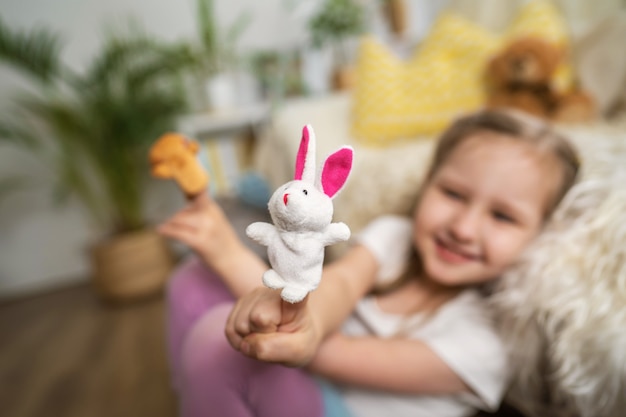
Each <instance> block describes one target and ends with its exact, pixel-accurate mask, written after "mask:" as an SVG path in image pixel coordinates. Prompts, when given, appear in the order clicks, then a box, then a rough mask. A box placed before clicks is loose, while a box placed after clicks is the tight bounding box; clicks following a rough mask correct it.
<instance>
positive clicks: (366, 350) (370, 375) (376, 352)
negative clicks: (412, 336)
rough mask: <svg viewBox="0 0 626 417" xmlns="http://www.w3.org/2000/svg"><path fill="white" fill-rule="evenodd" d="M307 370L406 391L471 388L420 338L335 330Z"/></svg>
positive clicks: (335, 378)
mask: <svg viewBox="0 0 626 417" xmlns="http://www.w3.org/2000/svg"><path fill="white" fill-rule="evenodd" d="M309 369H311V370H312V371H313V372H315V373H317V374H319V375H322V376H324V377H327V378H329V379H331V380H333V381H337V382H342V383H347V384H353V385H357V386H362V387H366V388H373V389H380V390H387V391H393V392H398V393H405V394H431V395H440V394H451V393H459V392H469V391H471V390H470V388H469V387H468V386H467V385H466V384H465V383H464V382H463V380H462V379H461V378H460V377H459V376H458V375H457V374H456V373H455V372H454V371H453V370H452V369H451V368H450V367H449V366H448V365H447V364H446V363H445V362H444V361H443V360H442V359H441V358H440V357H439V356H438V355H437V354H436V353H435V352H433V351H432V350H431V349H430V348H429V347H428V346H427V345H426V344H425V343H423V342H421V341H419V340H409V339H379V338H375V337H346V336H343V335H341V334H338V333H337V334H335V335H333V336H330V337H329V338H327V339H326V340H325V341H324V342H323V343H322V345H321V346H320V348H319V349H318V351H317V354H316V355H315V358H314V359H313V360H312V362H311V363H310V364H309Z"/></svg>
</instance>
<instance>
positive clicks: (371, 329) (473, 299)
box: [340, 216, 508, 417]
mask: <svg viewBox="0 0 626 417" xmlns="http://www.w3.org/2000/svg"><path fill="white" fill-rule="evenodd" d="M407 228H408V229H407ZM407 230H408V232H407ZM390 231H391V232H390ZM410 231H411V221H410V220H409V219H406V218H402V217H397V216H385V217H381V218H379V219H377V220H375V221H374V222H372V224H371V225H370V226H368V227H367V228H365V229H364V230H363V231H362V232H361V233H360V234H359V235H358V236H357V240H358V241H359V242H360V243H362V244H363V245H365V246H367V247H370V244H371V242H376V243H375V244H374V245H376V246H377V248H374V249H372V252H374V254H375V256H376V257H377V259H378V262H379V264H380V266H381V268H380V271H390V270H393V271H397V270H398V269H399V267H398V265H395V266H390V265H386V263H388V262H394V263H397V262H405V261H406V260H403V259H401V257H398V256H397V254H398V253H400V252H402V253H408V251H405V250H404V248H399V247H398V245H411V237H410V236H411V232H410ZM382 235H385V236H382ZM392 235H395V237H396V238H397V239H396V240H395V241H394V240H393V239H394V236H392ZM392 242H394V243H393V244H391V243H392ZM383 248H384V249H383ZM385 251H393V252H394V254H390V255H389V256H386V255H385V253H384V252H385ZM380 278H381V280H384V279H386V278H387V277H385V276H381V277H380ZM407 320H409V321H408V322H407ZM421 320H422V317H421V315H420V314H416V315H414V316H411V317H409V318H407V317H406V316H403V315H396V314H390V313H386V312H384V311H382V310H380V308H379V307H378V305H377V303H376V300H375V299H374V298H373V297H367V298H365V299H363V300H362V301H361V302H360V303H359V304H358V305H357V307H356V309H355V312H354V313H353V314H352V316H350V318H349V319H348V320H347V321H346V323H345V324H344V327H343V332H344V333H345V334H348V335H351V336H364V335H376V336H379V337H382V338H390V337H393V336H394V335H396V334H397V333H398V332H399V331H401V330H403V329H407V328H408V329H412V330H410V331H409V335H408V337H409V338H412V339H417V340H420V341H422V342H424V343H426V344H427V345H428V346H429V347H430V348H431V349H432V350H433V351H434V352H435V353H436V354H437V355H438V356H439V357H440V358H441V359H442V360H443V361H444V362H446V363H447V364H448V366H450V368H451V369H453V370H454V372H456V374H457V375H458V376H459V377H460V378H461V379H463V381H464V382H465V383H466V384H467V385H468V386H469V387H470V388H471V389H472V391H473V393H463V394H455V395H440V396H426V395H424V396H420V395H406V394H394V393H389V392H384V391H378V390H368V389H363V388H358V387H352V386H347V387H340V392H341V393H342V397H343V398H344V400H345V403H346V405H347V406H348V408H349V409H350V410H351V412H352V413H353V414H354V416H355V417H380V416H394V417H404V416H407V417H409V416H410V417H420V416H428V417H433V416H436V417H461V416H470V415H473V414H475V412H476V409H477V408H482V409H485V410H495V409H497V407H498V405H499V404H500V401H501V399H502V396H503V395H504V390H505V387H506V384H507V380H508V374H507V356H506V351H505V347H504V345H503V343H502V341H501V339H500V338H499V336H498V335H497V333H496V331H495V329H494V327H493V319H492V316H491V314H490V312H489V310H488V309H487V308H486V306H485V305H484V302H483V301H482V296H481V295H480V294H479V293H478V292H477V291H476V290H472V289H468V290H465V291H463V292H462V293H461V294H459V295H458V296H457V297H455V298H454V299H452V300H450V301H449V302H447V303H446V304H444V305H443V306H441V307H440V308H439V309H438V310H437V311H436V312H435V314H433V315H432V316H431V317H429V318H428V319H427V320H425V321H424V322H423V323H421V324H419V325H416V326H411V322H412V321H416V322H420V321H421Z"/></svg>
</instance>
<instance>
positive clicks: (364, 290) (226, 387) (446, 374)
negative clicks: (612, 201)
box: [165, 111, 578, 417]
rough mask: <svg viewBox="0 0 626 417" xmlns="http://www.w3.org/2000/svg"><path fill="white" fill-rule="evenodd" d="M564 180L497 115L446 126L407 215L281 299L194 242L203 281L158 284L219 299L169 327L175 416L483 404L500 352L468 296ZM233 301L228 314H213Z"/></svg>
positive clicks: (437, 409) (517, 245) (570, 170)
mask: <svg viewBox="0 0 626 417" xmlns="http://www.w3.org/2000/svg"><path fill="white" fill-rule="evenodd" d="M577 171H578V158H577V156H576V152H575V151H574V149H573V148H572V147H571V145H570V144H569V143H568V142H567V141H566V140H565V139H563V138H562V137H561V136H559V135H558V134H556V133H555V132H554V131H553V130H551V129H550V128H549V126H547V125H546V124H544V123H542V122H540V121H538V120H535V119H533V118H530V117H528V116H525V115H522V114H518V113H509V112H499V111H485V112H480V113H477V114H474V115H470V116H467V117H464V118H461V119H459V120H458V121H456V122H455V123H454V124H453V125H452V126H451V127H450V128H449V129H448V130H447V131H446V132H445V133H444V134H443V135H442V137H441V138H440V140H439V142H438V144H437V148H436V149H435V153H434V156H433V161H432V163H431V166H430V168H429V170H428V171H427V175H426V178H425V181H424V183H423V185H422V188H421V190H420V192H419V197H418V199H417V202H416V205H415V209H414V210H413V215H412V218H403V217H398V216H383V217H380V218H378V219H376V220H375V221H373V222H372V223H371V224H370V225H369V226H368V227H366V228H365V229H364V230H363V231H362V232H361V233H360V234H359V235H358V236H357V237H356V239H355V244H354V245H353V246H352V248H351V249H350V250H349V251H348V252H347V253H346V254H345V255H344V256H343V257H342V258H341V259H339V260H337V261H335V262H333V263H332V264H330V265H328V266H327V267H326V268H325V270H324V276H323V279H322V283H321V284H320V286H319V288H318V289H317V290H316V291H315V292H313V293H312V294H311V295H310V296H309V297H308V298H307V299H305V301H304V302H302V303H299V304H296V305H291V304H288V303H285V302H283V301H281V299H280V296H279V294H278V292H276V291H273V290H269V289H267V288H262V287H257V283H258V282H260V278H259V277H260V276H261V275H262V273H263V271H264V269H265V268H267V267H266V266H264V265H262V264H260V263H258V262H257V263H254V265H252V266H250V267H248V268H243V267H242V266H241V263H239V264H238V263H237V261H236V260H237V259H239V261H240V262H245V261H246V259H249V258H250V255H249V254H247V253H246V251H245V249H241V247H240V246H236V245H235V246H231V247H232V248H233V249H232V250H228V251H226V250H221V251H219V253H217V250H213V251H208V252H207V251H202V250H200V249H201V247H202V245H198V250H199V253H200V254H201V255H202V258H203V259H204V260H205V262H206V263H207V264H208V265H209V267H210V268H211V269H212V271H213V272H204V277H203V278H202V284H201V285H195V286H188V288H187V289H186V290H185V291H182V290H176V289H175V288H174V287H171V291H170V303H171V304H172V311H173V314H177V313H176V311H177V307H176V305H177V304H181V303H182V302H183V301H181V300H183V297H185V294H186V293H188V292H189V291H191V290H190V288H192V287H193V289H194V291H195V292H196V294H198V293H201V292H202V291H205V292H207V293H209V292H210V293H211V294H213V297H214V296H215V294H217V293H220V291H221V293H223V294H224V296H223V297H222V298H220V299H219V302H218V301H211V302H205V304H204V305H203V307H202V312H201V313H200V312H199V313H198V314H196V316H194V318H193V323H191V320H188V323H187V324H186V325H185V326H186V327H185V328H186V329H188V330H186V331H185V332H180V331H178V332H177V333H176V334H178V336H177V337H178V339H180V340H183V341H179V342H176V343H179V345H180V344H183V343H184V347H183V348H178V349H177V350H176V352H174V355H175V357H173V361H174V362H175V363H179V364H180V365H179V369H178V372H179V376H180V378H181V387H182V388H181V404H182V410H183V414H184V415H186V416H200V415H204V414H206V413H207V412H208V410H219V412H217V414H215V415H220V416H241V417H244V416H253V415H254V416H271V417H280V416H296V415H297V416H318V417H321V416H328V417H330V416H354V417H369V416H372V417H373V416H381V415H393V416H396V417H402V416H438V417H442V416H444V417H445V416H451V417H452V416H468V415H472V414H473V413H475V411H476V410H477V409H486V410H495V409H497V407H498V405H499V403H500V401H501V399H502V397H503V395H504V391H505V388H506V384H507V379H508V376H507V358H506V353H505V349H504V347H503V345H502V342H501V341H500V339H499V337H498V335H497V333H496V332H495V330H494V327H493V322H492V321H493V318H492V317H491V315H490V312H489V310H488V308H487V307H486V306H485V303H484V299H483V295H482V292H481V291H480V288H481V287H482V286H484V285H485V284H487V283H489V282H491V281H492V280H494V279H496V278H497V277H499V276H500V275H501V274H502V273H503V272H504V271H505V270H506V269H507V268H508V267H509V266H511V265H512V264H513V263H514V262H515V261H516V260H517V259H518V258H519V256H520V255H521V253H522V252H523V251H524V249H525V248H526V247H527V246H528V244H529V243H530V242H531V241H532V240H533V239H534V238H535V237H536V236H537V235H538V234H539V233H540V232H541V230H542V228H543V226H544V224H545V223H546V220H547V219H548V218H549V216H550V215H551V213H552V212H553V210H554V208H555V207H556V205H557V204H558V203H559V201H560V200H561V199H562V197H563V196H564V195H565V193H566V192H567V191H568V190H569V188H570V187H571V186H572V185H573V184H574V182H575V179H576V176H577ZM170 226H171V225H170ZM165 230H166V232H167V230H169V229H167V228H166V229H165ZM218 230H219V229H218ZM166 234H168V233H166ZM169 235H170V236H172V237H177V236H176V235H175V233H169ZM215 237H218V238H219V233H218V234H215V235H214V238H215ZM179 238H180V237H179ZM229 240H230V239H229ZM251 264H252V263H251ZM223 265H239V266H238V267H236V268H233V269H229V268H227V267H224V266H223ZM242 268H243V269H242ZM196 272H197V271H196ZM180 275H181V276H179V277H176V278H175V280H176V279H177V280H178V281H179V282H183V281H184V280H187V281H189V277H187V278H185V276H184V275H185V273H184V271H182V272H181V274H180ZM216 275H217V276H220V277H221V280H222V282H223V283H225V284H226V286H227V287H228V288H229V289H230V291H228V290H226V289H225V288H224V287H223V286H222V287H221V288H222V289H219V288H218V287H220V284H221V283H220V282H219V279H218V278H216ZM244 282H245V283H246V284H245V285H244V284H242V283H244ZM173 284H174V283H173ZM255 287H257V288H255ZM230 293H234V297H233V296H231V295H229V294H230ZM196 297H197V295H196ZM236 298H239V301H238V302H237V303H236V304H235V306H234V308H233V307H232V304H229V303H226V304H221V306H220V307H217V305H218V304H220V303H222V302H224V301H229V300H233V299H236ZM227 317H228V319H227ZM225 322H226V335H227V338H228V341H229V342H230V344H231V345H232V346H233V347H234V348H235V349H237V350H239V351H240V352H242V353H244V355H246V356H248V357H246V356H244V355H240V354H239V353H237V352H236V351H234V350H232V349H229V347H228V346H227V343H226V341H225V340H224V337H223V331H224V323H225ZM251 358H252V359H251ZM268 362H276V363H280V364H286V365H290V366H306V370H307V372H303V371H302V369H293V368H287V367H282V366H280V365H277V364H275V363H268ZM311 374H315V375H318V376H320V377H322V379H320V378H316V379H313V378H311V376H310V375H311ZM322 381H323V382H322ZM212 412H213V411H212Z"/></svg>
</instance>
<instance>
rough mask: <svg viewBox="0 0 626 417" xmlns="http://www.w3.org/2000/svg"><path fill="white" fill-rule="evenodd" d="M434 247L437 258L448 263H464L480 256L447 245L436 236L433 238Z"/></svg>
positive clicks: (475, 259)
mask: <svg viewBox="0 0 626 417" xmlns="http://www.w3.org/2000/svg"><path fill="white" fill-rule="evenodd" d="M435 249H436V251H437V255H438V256H439V258H440V259H442V260H443V261H444V262H446V263H449V264H464V263H468V262H474V261H477V260H479V258H480V257H479V256H477V255H474V254H472V253H468V252H465V251H463V250H460V249H458V248H456V247H454V246H452V245H449V244H447V243H445V242H444V241H442V240H441V239H438V238H435Z"/></svg>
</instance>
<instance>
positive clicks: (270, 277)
mask: <svg viewBox="0 0 626 417" xmlns="http://www.w3.org/2000/svg"><path fill="white" fill-rule="evenodd" d="M263 285H265V286H266V287H267V288H271V289H273V290H278V289H281V288H284V287H285V285H286V283H285V280H284V279H283V278H282V277H281V276H280V275H278V273H277V272H276V271H274V270H273V269H268V270H267V271H265V273H264V274H263Z"/></svg>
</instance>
